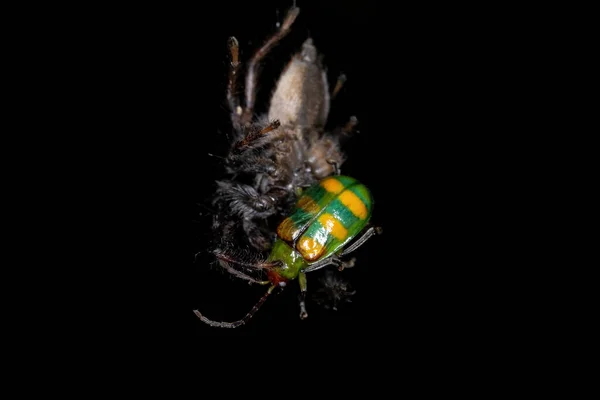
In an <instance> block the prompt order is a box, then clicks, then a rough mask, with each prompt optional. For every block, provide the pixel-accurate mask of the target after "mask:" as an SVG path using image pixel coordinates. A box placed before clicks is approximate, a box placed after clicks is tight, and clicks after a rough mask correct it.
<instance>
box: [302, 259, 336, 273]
mask: <svg viewBox="0 0 600 400" xmlns="http://www.w3.org/2000/svg"><path fill="white" fill-rule="evenodd" d="M331 264H335V261H334V257H329V258H325V259H323V260H319V261H317V262H316V263H314V264H311V265H310V266H309V267H307V268H304V269H303V270H302V271H301V273H302V272H304V273H306V272H312V271H316V270H318V269H321V268H323V267H326V266H328V265H331Z"/></svg>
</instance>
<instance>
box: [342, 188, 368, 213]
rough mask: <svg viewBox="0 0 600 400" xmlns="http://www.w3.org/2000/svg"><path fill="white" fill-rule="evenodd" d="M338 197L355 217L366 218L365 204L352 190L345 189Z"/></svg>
mask: <svg viewBox="0 0 600 400" xmlns="http://www.w3.org/2000/svg"><path fill="white" fill-rule="evenodd" d="M339 199H340V201H341V202H342V204H343V205H345V206H346V207H348V209H349V210H350V211H352V214H354V215H355V216H356V217H358V218H360V219H365V218H367V206H365V203H364V202H363V201H362V200H361V199H360V197H358V196H357V195H356V194H354V192H352V191H350V190H346V191H345V192H343V193H342V194H340V197H339Z"/></svg>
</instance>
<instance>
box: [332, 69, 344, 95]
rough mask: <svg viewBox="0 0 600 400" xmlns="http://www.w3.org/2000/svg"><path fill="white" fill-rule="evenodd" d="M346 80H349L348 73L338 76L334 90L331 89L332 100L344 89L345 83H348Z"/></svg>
mask: <svg viewBox="0 0 600 400" xmlns="http://www.w3.org/2000/svg"><path fill="white" fill-rule="evenodd" d="M346 80H347V78H346V75H344V74H340V75H339V76H338V78H337V81H336V83H335V86H334V88H333V90H332V91H331V96H330V99H331V100H333V99H334V98H335V96H337V94H338V93H339V92H340V90H342V87H343V86H344V83H346Z"/></svg>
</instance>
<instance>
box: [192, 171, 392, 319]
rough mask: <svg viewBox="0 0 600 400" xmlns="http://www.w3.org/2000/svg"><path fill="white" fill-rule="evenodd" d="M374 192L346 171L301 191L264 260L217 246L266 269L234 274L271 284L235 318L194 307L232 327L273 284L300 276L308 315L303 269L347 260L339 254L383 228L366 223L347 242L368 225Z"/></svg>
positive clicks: (302, 313) (302, 301) (223, 257)
mask: <svg viewBox="0 0 600 400" xmlns="http://www.w3.org/2000/svg"><path fill="white" fill-rule="evenodd" d="M372 209H373V198H372V197H371V193H370V192H369V190H368V189H367V187H366V186H364V185H363V184H361V183H360V182H358V181H357V180H356V179H354V178H351V177H349V176H343V175H336V176H330V177H328V178H325V179H323V180H321V181H319V182H318V183H317V184H315V185H313V186H311V187H309V188H307V189H306V190H304V191H303V193H302V194H301V196H300V197H299V198H298V200H297V202H296V207H295V208H294V210H293V211H292V213H291V214H290V215H289V216H288V217H287V218H285V219H284V220H283V221H282V222H281V223H280V224H279V226H278V227H277V238H276V239H275V242H274V243H273V246H272V248H271V253H270V255H269V257H268V258H267V260H266V262H265V263H261V264H247V263H242V262H239V261H236V260H234V259H232V258H230V257H228V256H227V255H225V254H223V253H220V252H217V253H216V255H217V257H218V258H220V259H221V260H223V261H225V262H228V263H234V264H240V265H243V266H245V267H251V268H258V269H264V270H266V271H267V276H268V280H266V281H256V280H254V279H252V278H250V277H248V276H246V275H244V274H242V273H240V272H239V271H235V272H234V274H235V275H237V276H238V277H241V278H244V279H247V280H250V281H253V282H254V283H259V284H263V285H270V287H269V289H268V291H267V293H266V294H265V295H264V296H263V297H262V298H261V299H260V300H259V301H258V303H257V304H256V305H255V306H254V307H253V308H252V310H251V311H250V312H249V313H248V314H246V316H245V317H244V318H243V319H241V320H239V321H235V322H217V321H213V320H210V319H208V318H206V317H204V316H203V315H202V314H201V313H200V312H199V311H198V310H194V313H195V314H196V315H197V316H198V317H199V318H200V319H201V320H202V321H203V322H205V323H207V324H209V325H211V326H215V327H221V328H236V327H238V326H240V325H242V324H244V323H246V322H247V321H248V320H249V319H250V318H251V317H252V315H253V314H254V313H255V312H256V311H257V310H258V309H259V308H260V306H261V305H262V304H263V303H264V301H265V300H266V299H267V297H268V296H269V294H271V292H272V291H273V290H274V289H275V288H276V287H284V286H286V284H287V282H288V281H291V280H294V279H296V278H298V281H299V283H300V318H301V319H304V318H306V317H307V316H308V314H307V312H306V306H305V297H306V290H307V283H306V273H307V272H311V271H315V270H317V269H320V268H323V267H325V266H327V265H331V264H334V265H337V266H339V267H340V268H343V267H344V266H346V264H345V263H344V262H343V261H341V259H340V257H342V256H345V255H346V254H348V253H350V252H352V251H354V250H356V249H357V248H358V247H359V246H361V245H362V244H363V243H365V241H367V240H368V239H369V238H370V237H371V236H373V235H374V234H379V233H381V228H375V227H370V228H369V229H367V230H366V231H365V233H363V234H362V235H361V236H360V237H358V239H356V240H355V241H354V242H353V243H351V244H350V241H352V240H353V239H355V238H356V237H357V235H359V234H360V233H361V232H362V231H363V230H364V229H365V227H366V226H367V224H368V222H369V220H370V218H371V212H372Z"/></svg>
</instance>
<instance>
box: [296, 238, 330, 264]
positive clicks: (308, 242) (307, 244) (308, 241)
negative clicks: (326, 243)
mask: <svg viewBox="0 0 600 400" xmlns="http://www.w3.org/2000/svg"><path fill="white" fill-rule="evenodd" d="M296 249H297V250H298V251H299V252H300V254H302V257H303V258H304V259H305V260H307V261H314V260H317V259H319V257H320V256H321V254H322V253H323V249H324V247H323V245H322V244H321V243H319V242H317V241H316V240H314V239H313V238H311V237H302V238H301V239H300V241H299V242H298V244H297V245H296Z"/></svg>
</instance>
